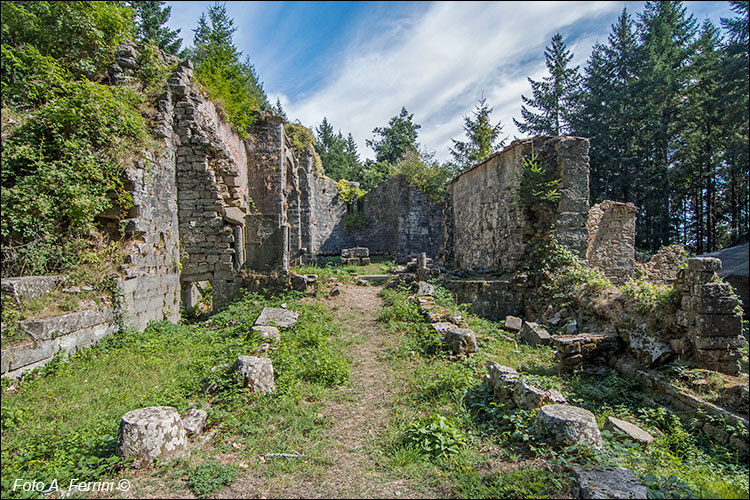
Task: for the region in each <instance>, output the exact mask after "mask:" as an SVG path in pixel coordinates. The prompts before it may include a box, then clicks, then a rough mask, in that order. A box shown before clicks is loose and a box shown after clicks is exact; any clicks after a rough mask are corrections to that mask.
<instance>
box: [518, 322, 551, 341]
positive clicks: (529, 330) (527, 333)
mask: <svg viewBox="0 0 750 500" xmlns="http://www.w3.org/2000/svg"><path fill="white" fill-rule="evenodd" d="M520 336H521V339H522V340H524V341H525V342H526V343H527V344H529V345H547V344H549V342H550V340H551V339H552V336H551V335H550V334H549V332H547V330H545V329H544V328H542V327H541V326H539V325H538V324H536V323H534V322H533V321H527V322H525V323H524V324H523V328H521V334H520Z"/></svg>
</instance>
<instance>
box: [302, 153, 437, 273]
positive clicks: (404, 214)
mask: <svg viewBox="0 0 750 500" xmlns="http://www.w3.org/2000/svg"><path fill="white" fill-rule="evenodd" d="M311 161H312V159H309V160H305V159H303V163H304V162H311ZM300 178H301V179H302V181H301V185H302V186H304V188H303V189H302V197H301V198H302V207H303V209H302V213H303V214H304V215H303V221H305V222H304V223H303V224H302V226H303V239H304V240H305V245H303V246H304V247H305V250H306V255H307V256H308V257H310V259H311V260H314V259H315V257H318V256H328V255H339V254H340V253H341V250H342V249H343V248H353V247H366V248H368V249H369V250H370V255H388V256H391V257H393V258H394V259H396V260H397V261H405V260H407V258H408V257H409V256H415V255H416V254H418V253H420V252H425V253H427V255H428V256H429V257H431V258H432V257H434V256H435V255H436V254H437V251H438V245H439V241H440V237H441V233H442V210H443V209H442V201H441V200H434V199H432V198H430V197H429V196H428V195H427V194H426V193H424V192H423V191H422V190H421V189H419V188H418V187H416V186H413V185H410V184H409V182H408V181H407V180H406V178H405V177H404V176H402V175H398V176H394V177H391V178H390V179H388V180H386V181H384V182H382V183H380V184H378V185H377V186H375V187H373V188H372V189H371V190H370V191H368V192H367V193H366V194H365V195H364V196H363V197H362V199H360V200H359V201H357V202H355V203H353V204H352V207H351V208H349V207H347V204H346V203H345V202H343V201H341V200H340V199H339V198H338V187H337V186H336V182H335V181H333V180H331V179H329V178H328V177H324V176H321V175H319V174H317V173H316V172H315V171H314V170H313V169H311V168H309V167H306V168H302V169H300ZM351 215H356V216H359V217H361V218H362V219H363V220H364V221H365V225H364V227H362V228H356V227H354V228H353V227H347V224H346V220H347V216H351Z"/></svg>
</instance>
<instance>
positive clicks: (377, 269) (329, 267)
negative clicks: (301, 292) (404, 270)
mask: <svg viewBox="0 0 750 500" xmlns="http://www.w3.org/2000/svg"><path fill="white" fill-rule="evenodd" d="M394 268H395V265H394V264H393V260H392V259H390V258H388V257H372V258H371V259H370V263H369V264H368V265H366V266H354V265H346V266H342V265H341V257H322V258H321V259H320V260H319V261H318V263H317V264H315V265H313V266H298V267H295V268H294V271H295V272H296V273H297V274H317V275H318V279H323V280H325V279H327V278H336V279H338V280H340V281H354V280H356V278H355V277H354V275H355V274H387V273H389V272H391V271H392V270H393V269H394Z"/></svg>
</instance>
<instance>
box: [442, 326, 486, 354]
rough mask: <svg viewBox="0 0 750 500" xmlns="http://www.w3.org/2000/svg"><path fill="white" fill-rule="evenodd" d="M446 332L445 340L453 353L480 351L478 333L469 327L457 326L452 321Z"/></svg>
mask: <svg viewBox="0 0 750 500" xmlns="http://www.w3.org/2000/svg"><path fill="white" fill-rule="evenodd" d="M451 326H452V327H453V328H451V329H450V330H448V331H446V333H445V342H446V343H447V344H448V347H449V348H450V350H451V352H453V354H471V353H475V352H477V351H479V346H478V345H477V337H476V334H475V333H474V332H473V331H472V330H470V329H468V328H457V327H456V326H455V325H453V324H452V323H451Z"/></svg>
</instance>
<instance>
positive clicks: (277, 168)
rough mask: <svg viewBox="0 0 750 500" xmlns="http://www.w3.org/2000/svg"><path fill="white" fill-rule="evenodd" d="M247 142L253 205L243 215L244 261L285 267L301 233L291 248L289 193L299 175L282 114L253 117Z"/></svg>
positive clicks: (293, 190)
mask: <svg viewBox="0 0 750 500" xmlns="http://www.w3.org/2000/svg"><path fill="white" fill-rule="evenodd" d="M247 146H248V164H247V170H248V179H249V192H250V197H251V198H252V200H253V202H254V205H255V211H254V212H253V213H251V214H248V216H247V217H246V223H247V239H246V248H247V264H248V267H249V268H250V269H253V270H257V271H266V272H268V271H278V270H281V271H288V270H289V259H290V256H291V258H296V257H298V254H299V249H300V248H301V237H300V238H298V239H297V244H298V246H297V247H296V248H294V249H291V248H290V234H291V224H290V223H289V212H288V210H289V201H288V197H289V196H290V195H292V194H293V193H294V194H295V196H296V193H297V192H298V191H299V176H298V173H297V168H296V163H295V159H294V155H293V154H292V152H291V148H290V146H289V144H288V142H287V138H286V135H285V134H284V121H283V118H282V117H280V116H261V117H259V118H258V119H256V121H255V122H254V123H253V126H252V128H251V130H250V139H249V140H248V141H247ZM298 206H299V205H297V206H296V207H295V208H297V207H298ZM297 210H299V209H298V208H297ZM297 226H298V227H299V223H297ZM290 252H291V254H290Z"/></svg>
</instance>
